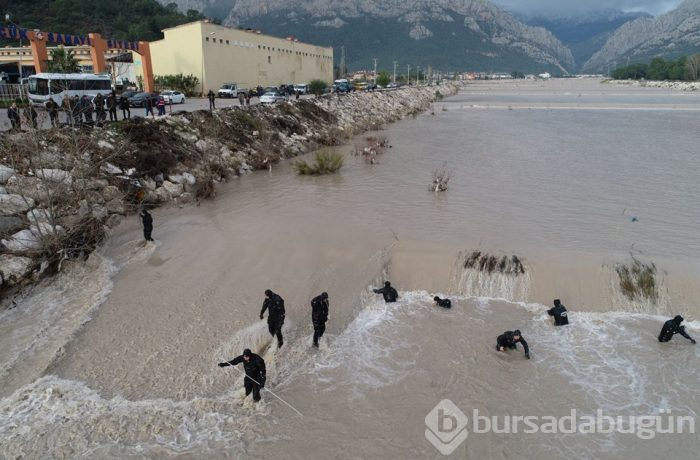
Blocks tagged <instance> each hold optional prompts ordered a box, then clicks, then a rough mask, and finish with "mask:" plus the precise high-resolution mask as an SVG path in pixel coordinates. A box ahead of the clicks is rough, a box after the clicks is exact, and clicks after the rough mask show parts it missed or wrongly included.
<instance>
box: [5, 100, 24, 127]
mask: <svg viewBox="0 0 700 460" xmlns="http://www.w3.org/2000/svg"><path fill="white" fill-rule="evenodd" d="M7 118H9V119H10V123H11V124H12V130H13V131H15V130H16V131H21V130H22V117H20V115H19V108H18V107H17V103H16V102H13V103H12V105H10V107H8V109H7Z"/></svg>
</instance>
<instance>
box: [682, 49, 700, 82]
mask: <svg viewBox="0 0 700 460" xmlns="http://www.w3.org/2000/svg"><path fill="white" fill-rule="evenodd" d="M685 69H686V76H687V77H688V80H697V79H698V78H700V54H694V55H692V56H690V57H689V58H688V59H686V61H685Z"/></svg>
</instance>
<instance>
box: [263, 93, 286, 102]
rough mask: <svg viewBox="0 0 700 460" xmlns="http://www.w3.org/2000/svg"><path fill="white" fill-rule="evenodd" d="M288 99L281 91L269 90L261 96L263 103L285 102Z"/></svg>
mask: <svg viewBox="0 0 700 460" xmlns="http://www.w3.org/2000/svg"><path fill="white" fill-rule="evenodd" d="M286 100H287V99H286V98H285V97H284V96H282V95H281V94H280V93H275V92H268V93H265V94H263V95H262V96H260V103H261V104H275V103H277V102H284V101H286Z"/></svg>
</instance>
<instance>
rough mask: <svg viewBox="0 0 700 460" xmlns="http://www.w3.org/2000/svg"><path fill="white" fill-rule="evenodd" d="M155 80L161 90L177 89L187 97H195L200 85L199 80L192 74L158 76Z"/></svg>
mask: <svg viewBox="0 0 700 460" xmlns="http://www.w3.org/2000/svg"><path fill="white" fill-rule="evenodd" d="M154 80H155V83H156V85H158V87H159V89H161V90H163V89H175V90H178V91H182V92H183V93H185V96H193V95H194V94H195V90H196V88H197V85H199V78H197V77H195V76H194V75H191V74H190V75H183V74H181V73H179V74H177V75H156V76H155V78H154Z"/></svg>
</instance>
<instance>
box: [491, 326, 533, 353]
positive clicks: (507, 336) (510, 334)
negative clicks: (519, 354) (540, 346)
mask: <svg viewBox="0 0 700 460" xmlns="http://www.w3.org/2000/svg"><path fill="white" fill-rule="evenodd" d="M518 343H520V344H521V345H522V346H523V348H524V349H525V357H526V358H527V359H530V348H529V347H528V346H527V342H526V341H525V339H524V338H523V336H522V335H521V334H520V331H519V330H518V329H516V330H514V331H506V332H504V333H503V334H501V335H499V336H498V338H497V339H496V350H498V351H506V349H509V350H515V348H516V345H517V344H518Z"/></svg>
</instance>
